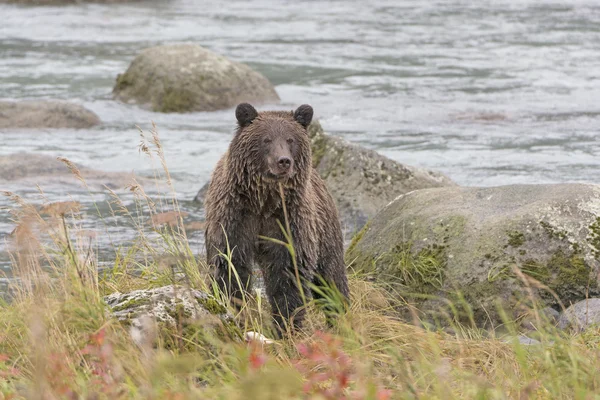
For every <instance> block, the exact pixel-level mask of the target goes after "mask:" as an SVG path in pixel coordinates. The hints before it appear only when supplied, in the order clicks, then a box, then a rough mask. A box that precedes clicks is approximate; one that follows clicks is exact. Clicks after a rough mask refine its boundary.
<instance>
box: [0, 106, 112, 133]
mask: <svg viewBox="0 0 600 400" xmlns="http://www.w3.org/2000/svg"><path fill="white" fill-rule="evenodd" d="M99 124H100V118H98V116H97V115H96V114H94V113H93V112H92V111H90V110H88V109H86V108H84V107H83V106H80V105H79V104H73V103H67V102H64V101H53V100H46V101H18V102H16V101H0V129H2V128H5V129H40V128H48V129H59V128H62V129H84V128H91V127H93V126H96V125H99Z"/></svg>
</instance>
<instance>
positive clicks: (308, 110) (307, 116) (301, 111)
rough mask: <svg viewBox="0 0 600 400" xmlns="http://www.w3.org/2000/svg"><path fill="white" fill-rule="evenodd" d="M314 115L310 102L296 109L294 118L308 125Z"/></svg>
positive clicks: (305, 125) (301, 123)
mask: <svg viewBox="0 0 600 400" xmlns="http://www.w3.org/2000/svg"><path fill="white" fill-rule="evenodd" d="M312 117H313V109H312V107H311V106H309V105H308V104H302V105H301V106H300V107H298V108H297V109H296V111H294V119H295V120H296V122H298V123H299V124H300V125H302V126H303V127H305V128H306V127H308V126H309V125H310V122H311V121H312Z"/></svg>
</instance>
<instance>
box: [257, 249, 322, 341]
mask: <svg viewBox="0 0 600 400" xmlns="http://www.w3.org/2000/svg"><path fill="white" fill-rule="evenodd" d="M261 260H262V261H263V262H262V263H261V264H262V265H263V271H264V273H263V275H264V281H265V288H266V292H267V296H268V298H269V303H270V304H271V310H272V312H273V319H274V321H275V328H276V331H277V334H278V336H279V337H281V336H282V334H283V332H285V331H286V328H287V327H289V328H290V329H291V330H296V329H299V328H301V327H302V322H303V320H304V315H305V309H304V305H305V304H304V301H305V300H308V299H309V298H310V296H311V293H310V288H309V286H308V282H310V281H311V279H312V273H311V272H310V271H311V269H310V268H306V266H305V265H302V262H301V261H300V260H299V262H298V263H297V268H298V276H296V270H295V267H294V264H293V262H292V257H291V255H290V252H289V251H288V249H287V248H286V247H285V246H283V245H280V244H274V243H271V244H268V245H265V246H263V252H262V256H261ZM298 278H299V279H298ZM298 280H299V281H298ZM300 288H302V291H301V290H300ZM303 296H305V297H304V298H303Z"/></svg>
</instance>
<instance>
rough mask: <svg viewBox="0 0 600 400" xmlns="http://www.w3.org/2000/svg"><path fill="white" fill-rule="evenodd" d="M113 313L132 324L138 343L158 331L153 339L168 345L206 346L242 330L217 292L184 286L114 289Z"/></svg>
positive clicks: (238, 335) (109, 302)
mask: <svg viewBox="0 0 600 400" xmlns="http://www.w3.org/2000/svg"><path fill="white" fill-rule="evenodd" d="M105 302H106V304H107V305H108V308H109V310H110V312H111V314H112V315H113V316H114V317H115V318H117V319H118V320H119V321H121V322H122V323H123V324H125V325H127V326H128V327H129V330H130V333H131V335H132V338H133V339H134V341H136V342H137V343H138V344H142V343H144V341H145V340H146V339H148V335H149V334H150V332H151V331H155V332H154V333H155V334H156V337H155V338H153V339H152V340H153V341H157V340H159V341H161V342H162V344H163V346H165V347H167V348H181V349H185V350H190V349H192V348H197V347H202V346H205V345H206V344H207V343H209V342H210V340H212V339H218V340H239V339H241V336H242V333H241V330H240V329H239V328H238V327H237V325H236V324H235V322H234V320H233V317H232V316H231V314H229V313H228V311H227V308H226V307H225V306H224V305H222V304H220V303H219V302H218V300H217V299H215V298H214V297H213V296H211V295H209V294H206V293H204V292H201V291H199V290H192V289H188V288H185V287H182V286H175V285H170V286H164V287H160V288H154V289H147V290H135V291H132V292H130V293H113V294H110V295H108V296H106V297H105Z"/></svg>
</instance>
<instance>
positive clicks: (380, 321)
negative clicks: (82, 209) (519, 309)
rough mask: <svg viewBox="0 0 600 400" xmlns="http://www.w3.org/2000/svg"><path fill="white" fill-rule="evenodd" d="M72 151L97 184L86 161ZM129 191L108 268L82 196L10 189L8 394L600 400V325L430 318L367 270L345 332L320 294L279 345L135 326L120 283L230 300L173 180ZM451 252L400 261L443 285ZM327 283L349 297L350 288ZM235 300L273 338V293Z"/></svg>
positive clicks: (0, 353) (0, 314)
mask: <svg viewBox="0 0 600 400" xmlns="http://www.w3.org/2000/svg"><path fill="white" fill-rule="evenodd" d="M142 137H143V138H144V140H143V141H142V144H141V146H140V149H141V150H142V151H143V152H144V153H146V154H148V156H150V157H151V158H152V159H155V158H156V156H155V155H158V160H159V162H160V164H161V166H162V168H161V172H160V174H159V173H158V172H157V177H158V176H160V177H161V178H160V179H164V180H166V182H167V183H168V185H170V176H169V173H168V170H167V168H166V162H165V158H164V154H163V149H162V147H161V144H160V141H159V138H158V135H157V133H156V131H155V130H154V131H153V132H152V134H151V137H150V138H149V140H146V136H145V135H144V134H142ZM64 162H65V163H66V164H67V166H68V167H69V168H71V171H72V172H73V174H74V175H75V177H77V178H79V179H80V180H81V181H82V182H83V184H85V180H84V179H83V177H82V176H81V174H80V173H79V171H78V169H77V168H76V166H74V165H73V164H72V163H70V162H69V161H68V160H64ZM130 189H131V190H132V191H133V193H134V194H135V195H136V198H137V203H136V207H135V210H136V211H135V212H132V211H130V208H127V207H125V205H124V204H123V203H122V202H121V201H120V199H119V198H118V197H117V196H116V195H114V194H113V197H112V206H113V213H114V214H115V215H124V216H127V217H128V218H130V220H131V222H132V223H133V224H134V226H135V227H136V228H137V229H138V232H139V234H138V237H137V239H136V240H135V241H134V243H131V244H130V245H127V246H115V253H114V257H113V258H114V260H113V261H112V266H111V268H109V269H106V270H104V272H99V269H98V265H99V262H100V261H106V260H100V259H99V256H98V255H96V254H95V250H94V246H93V244H92V242H93V240H92V239H93V236H94V235H98V234H101V232H97V233H92V232H89V231H85V230H83V229H82V228H81V224H80V220H79V217H78V213H79V205H78V203H76V202H61V203H53V204H47V205H45V206H44V207H43V208H41V209H39V208H36V207H34V206H32V205H30V204H28V203H27V202H25V201H24V200H23V199H22V198H20V197H19V196H18V195H16V194H13V193H8V192H6V193H4V194H5V195H6V196H9V197H10V198H11V199H12V200H13V201H14V203H15V209H14V217H15V224H16V228H15V231H14V232H13V234H12V235H11V238H10V239H11V245H12V256H13V272H14V275H15V276H16V277H17V278H18V279H16V280H15V284H14V287H13V296H12V299H11V300H10V301H9V302H6V303H2V304H0V399H21V398H27V399H104V398H110V399H137V398H139V399H199V398H202V399H230V398H233V399H282V398H284V399H377V400H383V399H459V398H465V399H563V398H564V399H566V398H575V399H594V398H600V376H599V375H598V374H597V373H596V367H597V365H598V364H599V362H600V352H599V344H600V329H598V328H590V329H588V330H587V331H585V332H583V333H580V334H576V335H569V334H566V333H563V332H560V331H558V330H556V329H555V328H554V327H553V326H552V324H550V323H548V322H546V321H545V319H544V316H543V314H542V313H541V312H538V310H537V309H536V308H535V307H534V308H533V309H532V310H531V316H532V321H533V323H532V324H533V325H534V326H535V329H536V330H535V331H534V332H533V333H530V334H531V335H535V337H536V338H537V339H538V340H539V341H540V344H538V345H534V346H525V345H522V344H520V343H519V341H518V340H516V339H515V340H509V341H506V340H505V339H503V338H500V337H499V334H498V333H497V332H494V331H488V332H482V331H480V330H478V329H476V328H474V327H471V326H468V325H467V326H464V325H458V324H455V325H454V326H452V329H450V330H448V331H446V332H444V331H435V330H428V329H425V328H423V327H421V324H420V323H419V321H418V320H417V319H415V321H414V322H415V323H407V322H404V321H402V320H400V318H399V317H398V316H399V314H398V310H399V309H401V308H405V304H403V303H402V300H401V298H400V296H393V295H391V294H390V290H389V288H383V287H381V286H380V285H381V284H382V283H380V282H374V281H373V280H372V279H370V277H369V275H368V274H364V273H362V274H360V275H359V274H356V275H351V276H350V284H351V292H352V304H351V308H350V309H349V310H348V311H347V312H346V314H345V315H343V316H340V318H339V319H338V320H337V324H336V327H335V328H333V329H329V330H328V329H327V328H326V324H325V321H324V318H323V316H322V314H321V313H319V312H317V310H316V309H317V308H318V306H319V305H318V304H314V302H312V301H309V302H308V303H307V304H306V307H307V309H308V318H307V321H306V326H305V329H304V331H303V332H299V333H295V334H289V335H288V336H287V337H286V338H284V339H283V340H280V341H277V342H275V343H272V344H267V343H263V342H260V341H242V340H239V339H238V337H237V335H231V334H225V335H223V334H220V333H219V330H218V329H217V330H207V329H206V323H205V322H204V321H202V322H201V323H198V322H196V323H187V322H188V321H185V318H186V315H185V314H186V313H184V312H174V313H173V315H171V316H172V317H173V318H175V319H176V320H178V323H177V324H175V325H172V326H163V327H161V329H159V330H157V331H156V332H154V333H153V334H152V335H150V336H149V337H148V338H147V340H145V341H143V342H142V343H141V344H140V343H138V342H135V341H134V340H133V339H132V337H131V335H130V331H129V329H130V327H129V325H128V324H127V323H124V322H123V321H118V320H117V319H116V318H115V317H114V316H111V313H110V312H108V311H110V310H109V309H108V308H107V305H106V303H105V301H104V296H105V295H107V294H110V293H112V292H115V291H119V292H123V293H125V292H128V291H131V290H135V289H147V288H152V287H160V286H164V285H168V284H177V285H180V286H187V287H190V288H194V289H199V290H202V291H204V292H206V293H209V294H212V295H213V296H212V297H210V298H209V299H210V300H205V301H204V302H203V303H206V305H207V306H208V308H209V309H211V310H213V311H215V312H217V313H221V312H223V311H224V308H223V307H224V306H223V304H228V303H227V301H225V300H226V299H224V298H223V296H222V294H221V293H218V292H216V291H215V290H214V287H215V286H214V284H213V282H211V278H210V273H209V271H208V268H207V266H206V264H205V263H204V261H203V260H201V259H198V258H197V257H196V255H194V254H193V252H192V251H191V249H190V247H189V245H188V242H187V238H186V233H185V230H184V225H183V218H182V213H181V212H180V211H179V206H178V204H177V201H176V197H175V194H174V191H173V190H172V188H171V190H170V191H169V193H166V194H164V195H163V196H161V198H150V197H149V196H147V195H146V194H145V192H144V190H143V188H142V187H141V186H140V185H138V184H137V183H135V182H134V183H132V185H131V187H130ZM148 221H150V223H151V224H152V232H151V233H152V234H148V229H147V227H148ZM158 222H160V225H159V223H158ZM74 238H75V239H74ZM287 245H288V246H291V245H292V244H290V243H288V244H287ZM290 249H291V250H292V251H293V248H292V247H290ZM232 251H235V249H233V250H232ZM390 261H392V260H391V259H390ZM441 265H442V264H441V263H440V262H439V257H438V253H437V252H426V253H421V254H420V255H419V256H418V263H415V261H414V260H411V259H410V248H403V249H399V251H398V254H397V257H396V258H394V265H390V268H391V269H397V268H400V269H401V270H402V271H404V272H403V273H404V275H403V279H404V282H405V283H406V284H416V285H417V286H420V285H424V284H429V285H434V286H435V285H436V284H437V283H438V280H441V279H443V274H442V272H441V271H442V268H441ZM417 266H425V267H427V268H429V269H432V270H433V271H434V272H435V274H434V275H435V276H436V277H437V278H436V280H434V281H429V280H424V278H423V277H422V276H421V274H420V272H421V271H422V268H420V267H418V268H417ZM323 294H324V295H328V298H327V299H326V300H325V301H328V302H331V303H332V304H334V305H335V303H337V302H339V301H338V300H337V298H338V297H336V295H335V293H329V294H328V293H326V292H324V293H323ZM321 301H323V300H321ZM229 311H230V312H231V313H232V314H234V320H235V321H236V322H237V326H238V327H239V329H241V331H243V332H246V331H254V332H259V333H263V334H265V335H266V336H267V337H269V336H270V317H269V312H268V310H267V307H266V305H265V304H264V301H262V297H261V296H260V295H258V294H257V295H256V296H255V297H254V298H246V301H245V303H244V304H243V305H242V308H241V310H240V311H239V312H236V311H234V310H233V309H230V310H229ZM516 327H517V323H516V322H515V321H506V324H505V326H504V327H503V329H504V332H505V333H507V334H508V335H509V336H510V337H513V338H514V337H516V336H517V335H518V331H517V328H516ZM225 328H226V332H231V327H225Z"/></svg>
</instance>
